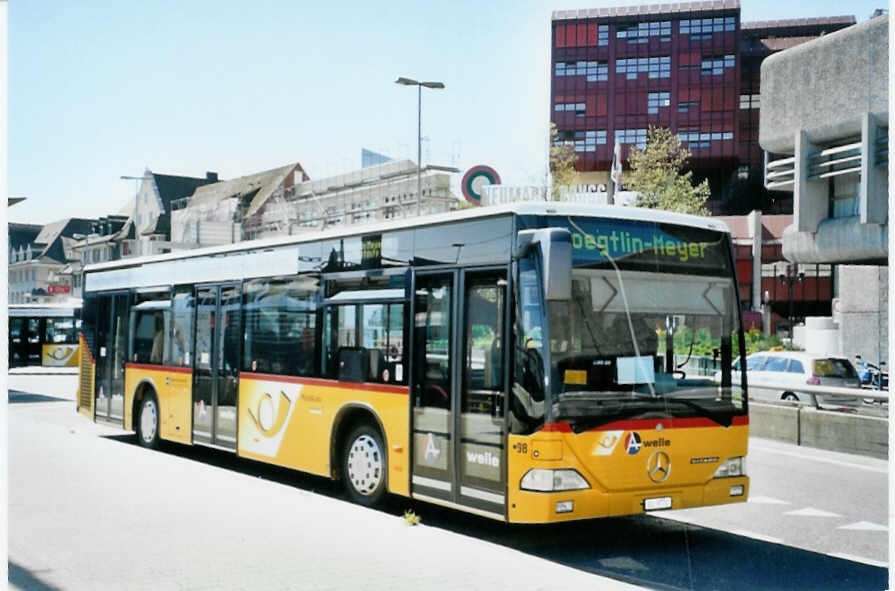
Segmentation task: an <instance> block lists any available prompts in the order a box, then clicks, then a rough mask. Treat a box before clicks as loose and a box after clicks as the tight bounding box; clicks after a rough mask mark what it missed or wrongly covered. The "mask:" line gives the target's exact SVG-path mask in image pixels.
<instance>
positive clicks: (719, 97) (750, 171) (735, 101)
mask: <svg viewBox="0 0 895 591" xmlns="http://www.w3.org/2000/svg"><path fill="white" fill-rule="evenodd" d="M854 23H855V18H854V17H853V16H845V17H830V18H815V19H793V20H782V21H769V22H758V23H741V21H740V4H739V1H738V0H718V1H707V2H680V3H669V4H652V5H644V6H626V7H616V8H600V9H590V10H564V11H558V12H554V13H553V19H552V26H551V47H552V60H551V74H550V81H551V82H550V85H551V115H550V118H551V121H553V122H554V123H555V124H556V126H557V129H558V131H559V134H560V138H561V141H563V142H567V143H569V144H571V145H573V146H574V147H575V151H576V153H577V154H578V164H577V168H578V170H579V171H580V177H581V178H580V180H579V182H580V183H581V184H608V182H609V179H608V171H609V168H610V165H611V162H612V157H613V150H614V146H615V140H616V139H618V140H619V142H620V144H621V147H622V158H623V160H624V159H626V157H627V153H628V149H629V147H630V146H632V145H636V146H638V147H643V146H644V145H645V142H646V132H647V128H648V127H649V126H650V125H654V126H661V127H668V128H669V129H671V130H672V131H674V132H676V133H677V134H678V137H680V139H681V141H682V143H683V144H684V146H685V147H687V148H688V149H689V150H690V152H691V154H692V156H691V159H690V162H689V166H690V168H692V170H693V173H694V174H693V176H694V180H696V181H700V180H702V179H708V181H709V185H710V187H711V190H712V195H711V199H710V201H709V203H708V205H709V207H710V208H711V209H712V211H713V212H714V213H715V214H721V213H725V214H747V213H749V212H750V211H752V210H753V209H762V210H763V211H764V212H765V213H790V212H791V207H792V201H791V196H790V195H789V194H787V193H772V192H769V191H768V190H767V189H765V188H764V187H763V183H762V173H763V168H762V165H763V161H762V154H761V150H760V148H759V145H758V128H759V112H760V107H761V99H760V95H761V94H763V90H761V89H760V74H759V72H760V70H759V66H760V64H761V62H762V60H764V59H765V58H767V57H768V56H769V55H771V54H773V53H775V52H777V51H780V50H782V49H785V48H788V47H792V46H794V45H797V44H799V43H804V42H805V41H808V40H810V39H813V38H816V37H817V36H819V35H823V34H825V33H831V32H833V31H836V30H839V29H842V28H844V27H847V26H849V25H852V24H854ZM623 180H624V177H623Z"/></svg>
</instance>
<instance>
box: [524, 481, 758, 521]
mask: <svg viewBox="0 0 895 591" xmlns="http://www.w3.org/2000/svg"><path fill="white" fill-rule="evenodd" d="M748 497H749V477H748V476H740V477H734V478H714V479H712V480H710V481H709V482H707V483H705V484H702V485H691V486H679V487H669V488H662V489H659V488H657V489H652V490H646V489H641V490H632V491H624V492H605V491H600V490H595V489H587V490H575V491H563V492H550V493H542V492H532V491H525V490H516V491H513V493H512V494H511V495H510V506H509V507H508V515H509V521H510V522H511V523H551V522H557V521H572V520H576V519H593V518H596V517H609V516H618V515H639V514H643V513H651V512H653V511H654V510H661V509H663V508H666V507H668V508H670V509H672V510H674V509H690V508H694V507H704V506H708V505H724V504H728V503H743V502H745V501H746V500H747V499H748ZM669 505H670V506H669Z"/></svg>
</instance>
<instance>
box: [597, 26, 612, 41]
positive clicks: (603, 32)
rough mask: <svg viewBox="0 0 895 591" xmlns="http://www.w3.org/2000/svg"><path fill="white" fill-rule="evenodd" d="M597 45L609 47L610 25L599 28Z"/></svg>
mask: <svg viewBox="0 0 895 591" xmlns="http://www.w3.org/2000/svg"><path fill="white" fill-rule="evenodd" d="M597 45H609V25H600V26H599V27H597Z"/></svg>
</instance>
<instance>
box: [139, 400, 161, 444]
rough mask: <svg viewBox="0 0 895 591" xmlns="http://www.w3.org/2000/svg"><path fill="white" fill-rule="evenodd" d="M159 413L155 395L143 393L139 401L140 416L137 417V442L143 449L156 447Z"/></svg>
mask: <svg viewBox="0 0 895 591" xmlns="http://www.w3.org/2000/svg"><path fill="white" fill-rule="evenodd" d="M158 426H159V411H158V401H157V400H156V398H155V394H153V393H152V392H145V393H144V394H143V399H142V400H141V401H140V415H139V416H138V417H137V442H139V444H140V445H142V446H143V447H148V448H150V449H155V448H156V447H158Z"/></svg>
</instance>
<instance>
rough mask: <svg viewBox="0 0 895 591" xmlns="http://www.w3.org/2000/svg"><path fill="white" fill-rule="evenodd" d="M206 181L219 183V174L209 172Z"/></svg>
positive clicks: (206, 174)
mask: <svg viewBox="0 0 895 591" xmlns="http://www.w3.org/2000/svg"><path fill="white" fill-rule="evenodd" d="M205 180H207V181H211V182H212V183H216V182H218V173H216V172H211V171H208V172H206V173H205Z"/></svg>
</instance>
